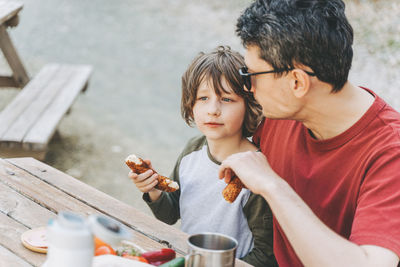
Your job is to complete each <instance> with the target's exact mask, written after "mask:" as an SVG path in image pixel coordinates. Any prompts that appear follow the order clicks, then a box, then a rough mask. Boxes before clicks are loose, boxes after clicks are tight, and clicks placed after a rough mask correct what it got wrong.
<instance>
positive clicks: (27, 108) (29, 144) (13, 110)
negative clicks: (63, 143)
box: [0, 64, 92, 160]
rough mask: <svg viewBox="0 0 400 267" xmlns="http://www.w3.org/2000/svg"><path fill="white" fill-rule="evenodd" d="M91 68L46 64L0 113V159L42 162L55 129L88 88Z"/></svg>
mask: <svg viewBox="0 0 400 267" xmlns="http://www.w3.org/2000/svg"><path fill="white" fill-rule="evenodd" d="M91 72H92V68H91V67H90V66H86V65H61V64H48V65H46V66H45V67H43V69H42V70H41V71H40V72H39V73H38V74H37V75H36V76H35V77H34V78H33V79H32V80H31V81H30V82H29V83H28V84H27V85H26V86H25V87H24V88H23V89H22V91H21V92H20V93H19V94H18V95H17V96H16V97H15V98H14V99H13V100H12V101H11V102H10V103H9V104H8V105H7V106H6V107H5V108H4V110H2V111H0V157H20V156H29V157H34V158H36V159H39V160H43V159H44V157H45V154H46V152H47V147H48V143H49V141H50V139H51V138H52V136H53V135H54V133H55V131H56V128H57V125H58V123H59V122H60V120H61V119H62V118H63V116H64V115H65V114H66V113H67V112H68V110H69V109H70V107H71V105H72V104H73V102H74V101H75V99H76V97H77V96H78V94H79V93H80V92H82V91H84V90H85V89H86V87H87V84H88V80H89V76H90V74H91Z"/></svg>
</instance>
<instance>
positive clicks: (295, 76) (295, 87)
mask: <svg viewBox="0 0 400 267" xmlns="http://www.w3.org/2000/svg"><path fill="white" fill-rule="evenodd" d="M291 74H292V75H291V78H292V80H291V84H290V86H291V89H292V92H293V95H294V96H295V97H297V98H302V97H304V96H305V95H306V94H307V93H308V91H309V89H310V76H308V74H307V73H305V72H304V71H303V70H301V69H294V70H292V71H291Z"/></svg>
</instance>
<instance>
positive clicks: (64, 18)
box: [0, 0, 400, 213]
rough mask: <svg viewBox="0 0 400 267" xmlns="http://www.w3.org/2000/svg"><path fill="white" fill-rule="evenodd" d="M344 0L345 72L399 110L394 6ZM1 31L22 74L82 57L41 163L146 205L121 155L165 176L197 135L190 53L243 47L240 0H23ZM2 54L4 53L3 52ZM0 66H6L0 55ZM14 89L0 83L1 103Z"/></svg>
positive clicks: (398, 24) (388, 1) (398, 8)
mask: <svg viewBox="0 0 400 267" xmlns="http://www.w3.org/2000/svg"><path fill="white" fill-rule="evenodd" d="M347 2H348V8H347V13H348V16H349V18H350V22H351V24H352V25H353V27H354V29H355V56H354V63H353V68H352V71H351V74H350V78H351V80H352V81H353V82H355V83H356V84H358V85H363V86H367V87H369V88H371V89H373V90H375V91H376V92H378V94H380V95H381V96H382V97H383V98H384V99H385V100H387V101H388V102H389V103H390V104H392V105H393V106H394V107H395V108H396V109H398V110H400V98H399V96H400V93H399V92H398V91H397V90H396V89H397V88H395V86H397V85H398V84H399V78H400V77H399V75H398V74H399V69H400V40H399V38H400V34H399V33H400V21H399V18H400V4H399V3H398V1H395V0H385V1H376V2H374V3H372V2H370V1H362V0H360V1H359V4H356V3H355V2H352V1H347ZM24 3H25V5H24V9H23V11H22V12H21V22H20V24H19V25H18V27H16V28H15V29H11V30H10V34H11V37H12V39H13V40H14V43H15V44H16V46H17V50H18V51H19V54H20V56H21V58H22V59H23V61H24V63H25V65H26V68H27V69H28V71H29V73H30V74H31V76H33V75H34V74H35V73H37V72H38V71H39V69H40V68H41V67H42V66H43V65H44V64H46V63H49V62H65V63H82V64H92V65H93V67H94V73H93V76H92V77H91V81H90V86H89V89H88V91H87V93H86V94H84V95H81V96H80V97H79V99H78V101H77V102H76V103H75V105H74V106H73V110H72V113H71V114H70V115H68V116H66V117H65V118H64V119H63V120H62V122H61V123H60V125H59V132H60V136H57V137H56V138H54V140H52V142H51V144H50V150H49V153H48V155H47V157H46V160H45V162H46V163H48V164H50V165H52V166H54V167H55V168H57V169H60V170H62V171H64V172H67V173H69V174H70V175H72V176H74V177H76V178H78V179H80V180H82V181H84V182H86V183H89V184H91V185H93V186H95V187H96V188H98V189H99V190H102V191H104V192H106V193H108V194H111V195H113V196H115V197H116V198H118V199H120V200H122V201H124V202H127V203H129V204H131V205H133V206H135V207H136V208H138V209H140V210H142V211H144V212H146V213H150V211H149V209H148V208H147V207H146V206H145V205H144V204H143V202H142V200H141V194H140V193H139V191H138V190H137V189H136V188H135V186H134V185H133V184H132V183H131V182H130V181H129V180H128V178H127V173H128V168H127V167H126V166H125V165H124V158H125V157H126V156H127V155H129V154H131V153H135V154H138V155H140V156H142V157H144V158H150V159H151V160H152V161H153V165H154V167H155V168H156V169H157V170H158V171H159V172H160V173H162V174H167V175H168V174H169V173H170V172H171V170H172V168H173V165H174V162H175V158H176V157H177V155H178V154H179V152H180V151H181V149H182V147H183V145H184V144H185V142H186V140H187V139H188V138H189V137H191V136H193V135H195V134H197V131H196V130H195V129H191V128H189V127H188V126H186V125H185V123H184V122H183V120H182V119H181V118H180V111H179V109H180V107H179V101H180V99H179V98H180V77H181V75H182V73H183V71H184V70H185V68H186V67H187V65H188V63H189V61H190V60H191V59H192V58H193V57H194V56H195V55H196V54H197V53H198V52H199V51H202V50H203V51H204V50H206V51H208V50H210V49H212V48H214V47H215V46H217V45H219V44H227V45H230V46H231V47H233V48H234V49H237V50H240V51H243V48H242V47H241V45H240V41H239V40H238V38H237V37H236V36H235V34H234V25H235V21H236V19H237V17H238V16H239V14H240V12H241V10H243V8H244V7H245V6H246V5H247V3H249V1H239V0H237V1H229V2H228V3H224V4H220V3H215V1H211V0H206V1H200V0H196V1H194V0H191V1H184V0H171V1H161V0H153V1H137V0H114V1H108V0H98V1H80V0H56V1H55V0H25V1H24ZM3 61H4V60H3ZM0 71H2V72H7V71H9V70H8V69H7V65H6V64H4V62H2V63H1V64H0ZM17 93H18V91H16V90H13V89H2V90H1V91H0V109H2V108H3V107H4V106H5V105H6V104H7V103H8V102H9V101H10V100H11V99H12V98H13V97H14V96H15V95H16V94H17Z"/></svg>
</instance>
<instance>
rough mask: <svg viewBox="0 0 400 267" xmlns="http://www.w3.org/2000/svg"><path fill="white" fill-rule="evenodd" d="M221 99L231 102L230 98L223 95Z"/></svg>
mask: <svg viewBox="0 0 400 267" xmlns="http://www.w3.org/2000/svg"><path fill="white" fill-rule="evenodd" d="M222 101H224V102H232V101H233V100H232V99H230V98H227V97H223V98H222Z"/></svg>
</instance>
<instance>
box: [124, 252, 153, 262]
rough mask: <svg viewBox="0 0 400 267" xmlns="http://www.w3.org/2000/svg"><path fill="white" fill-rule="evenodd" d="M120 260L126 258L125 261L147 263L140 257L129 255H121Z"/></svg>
mask: <svg viewBox="0 0 400 267" xmlns="http://www.w3.org/2000/svg"><path fill="white" fill-rule="evenodd" d="M122 258H127V259H131V260H136V261H141V262H145V263H149V262H148V261H147V260H146V259H145V258H143V257H140V256H132V255H129V254H125V255H122Z"/></svg>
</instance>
